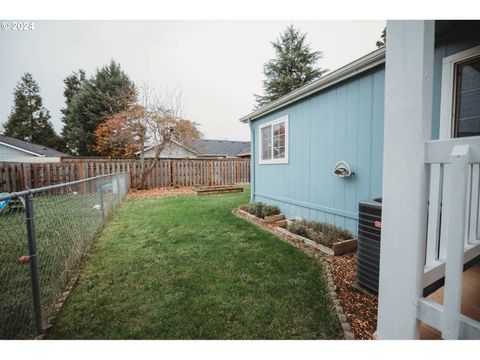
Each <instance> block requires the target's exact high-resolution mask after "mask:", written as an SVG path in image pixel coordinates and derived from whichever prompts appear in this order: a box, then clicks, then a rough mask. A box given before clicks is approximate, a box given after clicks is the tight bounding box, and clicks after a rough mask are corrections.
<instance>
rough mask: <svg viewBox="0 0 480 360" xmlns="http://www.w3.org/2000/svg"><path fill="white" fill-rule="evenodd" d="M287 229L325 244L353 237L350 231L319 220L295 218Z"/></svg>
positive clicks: (328, 244)
mask: <svg viewBox="0 0 480 360" xmlns="http://www.w3.org/2000/svg"><path fill="white" fill-rule="evenodd" d="M287 230H288V231H290V232H292V233H294V234H297V235H300V236H303V237H306V238H307V239H310V240H313V241H315V242H316V243H319V244H322V245H325V246H330V245H331V244H333V243H335V242H337V241H338V240H347V239H352V238H353V235H352V233H351V232H350V231H348V230H346V229H343V228H340V227H338V226H335V225H332V224H328V223H325V222H319V221H307V220H295V221H293V222H291V223H290V224H289V225H288V227H287Z"/></svg>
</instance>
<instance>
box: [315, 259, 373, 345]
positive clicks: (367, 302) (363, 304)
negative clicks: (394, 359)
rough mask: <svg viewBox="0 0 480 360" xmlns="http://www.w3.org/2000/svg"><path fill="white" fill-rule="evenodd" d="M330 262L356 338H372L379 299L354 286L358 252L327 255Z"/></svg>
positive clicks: (341, 300) (346, 314) (340, 297)
mask: <svg viewBox="0 0 480 360" xmlns="http://www.w3.org/2000/svg"><path fill="white" fill-rule="evenodd" d="M324 258H325V261H326V262H327V263H328V264H330V269H331V272H332V277H333V282H334V283H335V286H336V287H337V296H338V299H339V300H340V304H341V305H342V307H343V311H344V313H345V316H346V317H347V319H348V320H349V322H350V325H351V327H352V332H353V333H354V335H355V338H356V339H364V340H365V339H372V336H373V333H374V332H375V331H376V327H377V304H378V299H377V296H376V295H374V294H370V293H366V292H363V291H361V290H358V289H356V288H355V287H354V283H355V281H356V277H357V252H356V251H354V252H350V253H348V254H344V255H342V256H328V255H325V257H324Z"/></svg>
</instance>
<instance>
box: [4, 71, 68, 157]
mask: <svg viewBox="0 0 480 360" xmlns="http://www.w3.org/2000/svg"><path fill="white" fill-rule="evenodd" d="M13 95H14V105H13V108H12V111H11V113H10V116H9V117H8V121H7V122H6V123H5V125H4V135H6V136H11V137H13V138H16V139H20V140H24V141H28V142H32V143H35V144H39V145H43V146H46V147H50V148H53V149H59V150H62V149H61V147H62V144H61V139H60V137H59V136H58V135H57V134H56V133H55V130H54V129H53V125H52V123H51V122H50V113H49V112H48V110H47V109H46V108H45V107H44V106H43V101H42V97H41V96H40V87H39V86H38V84H37V82H36V81H35V80H34V79H33V77H32V75H31V74H30V73H25V75H23V76H22V78H21V80H20V81H19V83H18V84H17V86H16V87H15V90H14V92H13Z"/></svg>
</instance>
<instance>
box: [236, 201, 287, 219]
mask: <svg viewBox="0 0 480 360" xmlns="http://www.w3.org/2000/svg"><path fill="white" fill-rule="evenodd" d="M239 209H240V210H243V211H246V212H248V213H249V214H252V215H255V216H256V217H258V218H262V219H264V218H265V216H270V215H277V214H280V209H279V208H278V206H276V205H267V204H264V203H261V202H257V203H250V204H244V205H240V206H239Z"/></svg>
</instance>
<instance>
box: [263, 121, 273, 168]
mask: <svg viewBox="0 0 480 360" xmlns="http://www.w3.org/2000/svg"><path fill="white" fill-rule="evenodd" d="M271 158H272V127H271V126H266V127H264V128H262V160H270V159H271Z"/></svg>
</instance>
